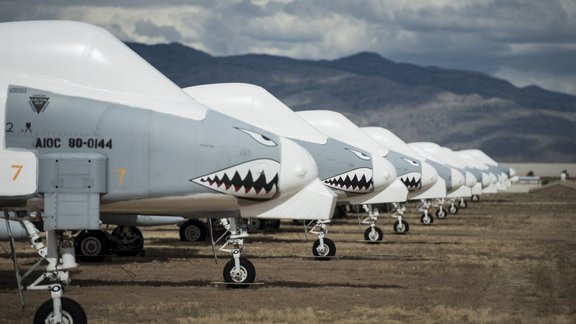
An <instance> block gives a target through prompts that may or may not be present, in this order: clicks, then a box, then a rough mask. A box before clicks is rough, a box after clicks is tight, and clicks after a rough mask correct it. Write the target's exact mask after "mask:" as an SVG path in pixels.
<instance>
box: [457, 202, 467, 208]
mask: <svg viewBox="0 0 576 324" xmlns="http://www.w3.org/2000/svg"><path fill="white" fill-rule="evenodd" d="M458 207H460V209H466V208H467V207H468V203H467V202H466V200H460V202H459V203H458Z"/></svg>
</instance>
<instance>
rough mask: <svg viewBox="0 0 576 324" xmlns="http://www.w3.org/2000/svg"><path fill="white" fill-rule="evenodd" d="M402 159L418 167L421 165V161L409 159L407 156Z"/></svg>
mask: <svg viewBox="0 0 576 324" xmlns="http://www.w3.org/2000/svg"><path fill="white" fill-rule="evenodd" d="M402 159H403V160H404V161H406V162H408V163H410V164H412V165H413V166H416V167H417V166H420V163H418V162H417V161H414V160H410V159H407V158H405V157H403V158H402Z"/></svg>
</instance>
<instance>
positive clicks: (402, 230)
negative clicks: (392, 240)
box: [392, 220, 410, 234]
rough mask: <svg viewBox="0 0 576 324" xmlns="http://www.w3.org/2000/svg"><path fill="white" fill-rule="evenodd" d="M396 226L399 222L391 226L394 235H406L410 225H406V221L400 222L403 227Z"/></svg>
mask: <svg viewBox="0 0 576 324" xmlns="http://www.w3.org/2000/svg"><path fill="white" fill-rule="evenodd" d="M398 225H400V222H399V221H395V222H394V224H393V225H392V226H393V228H394V233H396V234H406V233H408V232H410V224H408V222H407V221H405V220H402V225H404V226H403V227H399V226H398Z"/></svg>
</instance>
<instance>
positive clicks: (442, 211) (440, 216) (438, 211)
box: [434, 208, 448, 219]
mask: <svg viewBox="0 0 576 324" xmlns="http://www.w3.org/2000/svg"><path fill="white" fill-rule="evenodd" d="M434 214H435V215H436V217H438V219H444V218H446V216H448V213H447V212H446V209H444V208H442V209H440V208H438V209H436V212H435V213H434Z"/></svg>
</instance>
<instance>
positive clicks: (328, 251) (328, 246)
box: [312, 238, 336, 260]
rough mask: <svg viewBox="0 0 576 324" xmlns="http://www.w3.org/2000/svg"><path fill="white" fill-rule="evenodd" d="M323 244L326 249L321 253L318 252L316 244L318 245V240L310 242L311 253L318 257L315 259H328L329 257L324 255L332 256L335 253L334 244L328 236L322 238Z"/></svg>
mask: <svg viewBox="0 0 576 324" xmlns="http://www.w3.org/2000/svg"><path fill="white" fill-rule="evenodd" d="M324 245H325V246H326V251H325V252H324V253H323V254H320V252H318V246H320V240H319V239H318V240H316V241H315V242H314V244H312V254H313V255H314V256H317V257H320V258H318V259H317V260H330V258H326V257H333V256H335V255H336V244H334V241H332V240H331V239H329V238H324Z"/></svg>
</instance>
